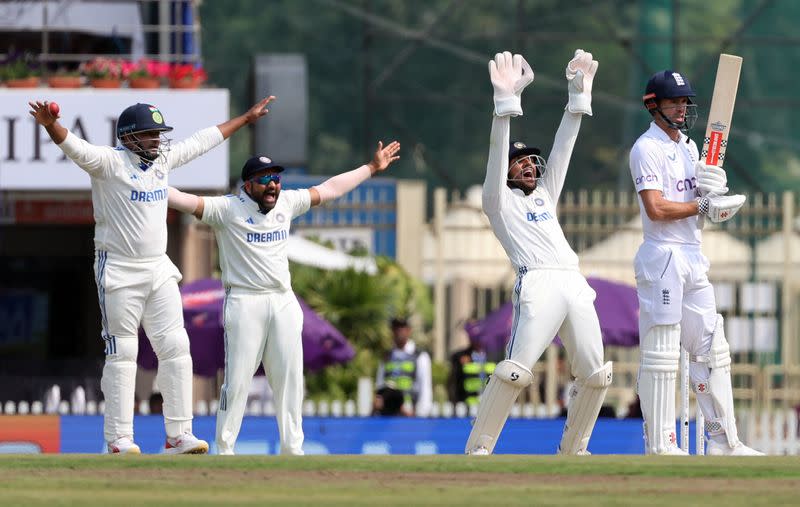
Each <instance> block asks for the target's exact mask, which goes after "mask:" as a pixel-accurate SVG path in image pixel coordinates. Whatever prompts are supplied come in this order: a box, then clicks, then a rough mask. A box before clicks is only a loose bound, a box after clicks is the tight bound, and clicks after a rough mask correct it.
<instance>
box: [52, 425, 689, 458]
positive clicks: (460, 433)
mask: <svg viewBox="0 0 800 507" xmlns="http://www.w3.org/2000/svg"><path fill="white" fill-rule="evenodd" d="M215 422H216V419H215V417H213V416H207V417H195V418H194V424H193V426H194V433H195V435H197V436H198V437H199V438H202V439H205V440H208V442H209V443H210V444H211V452H212V453H214V452H215V451H216V449H215V446H214V444H213V440H214V430H215ZM563 427H564V419H509V421H508V423H506V426H505V428H504V429H503V433H502V435H501V437H500V441H499V442H498V444H497V447H496V448H495V453H497V454H554V453H555V452H556V449H557V448H558V443H559V440H560V439H561V432H562V429H563ZM134 430H135V432H136V436H135V440H136V442H137V443H138V444H139V446H140V447H141V448H142V452H144V453H148V454H151V453H152V454H155V453H159V452H161V449H162V448H163V446H164V437H165V435H164V422H163V419H162V418H161V417H159V416H136V418H135V420H134ZM303 430H304V432H305V444H304V446H303V449H304V450H305V452H306V453H307V454H462V453H463V452H464V443H465V442H466V441H467V436H468V435H469V430H470V423H469V420H468V419H458V418H454V419H422V418H419V419H416V418H402V417H382V418H377V417H365V418H361V417H337V418H329V417H306V418H304V419H303ZM692 432H694V429H693V428H692ZM692 444H694V442H692ZM589 450H590V451H591V452H592V453H594V454H642V452H643V450H644V443H643V440H642V421H641V420H640V419H599V420H598V422H597V426H596V427H595V429H594V434H593V436H592V440H591V443H590V445H589ZM279 451H280V449H279V438H278V426H277V423H276V422H275V418H274V417H245V418H244V422H243V423H242V430H241V432H240V433H239V439H238V441H237V443H236V453H237V454H278V453H279ZM61 452H64V453H100V452H104V444H103V419H102V417H101V416H62V417H61ZM692 452H694V451H693V450H692Z"/></svg>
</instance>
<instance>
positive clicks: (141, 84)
mask: <svg viewBox="0 0 800 507" xmlns="http://www.w3.org/2000/svg"><path fill="white" fill-rule="evenodd" d="M123 73H124V74H126V75H127V76H128V86H130V87H131V88H159V87H160V86H161V79H162V78H164V77H167V75H168V74H169V64H168V63H165V62H157V61H155V60H150V59H147V58H142V59H141V60H139V61H137V62H123Z"/></svg>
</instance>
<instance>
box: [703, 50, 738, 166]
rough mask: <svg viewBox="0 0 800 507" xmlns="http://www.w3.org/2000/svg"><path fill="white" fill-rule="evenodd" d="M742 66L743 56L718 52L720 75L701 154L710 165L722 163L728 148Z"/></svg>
mask: <svg viewBox="0 0 800 507" xmlns="http://www.w3.org/2000/svg"><path fill="white" fill-rule="evenodd" d="M741 70H742V57H741V56H735V55H726V54H724V53H723V54H721V55H719V66H718V67H717V79H716V81H715V82H714V95H713V96H712V97H711V110H710V111H709V112H708V124H707V125H706V135H705V138H704V139H703V151H702V152H701V154H700V158H701V159H702V160H703V161H704V162H705V163H706V164H708V165H716V166H720V167H721V166H722V164H723V163H724V162H725V151H727V149H728V135H729V134H730V131H731V118H733V106H734V104H735V103H736V92H737V90H738V89H739V73H740V72H741Z"/></svg>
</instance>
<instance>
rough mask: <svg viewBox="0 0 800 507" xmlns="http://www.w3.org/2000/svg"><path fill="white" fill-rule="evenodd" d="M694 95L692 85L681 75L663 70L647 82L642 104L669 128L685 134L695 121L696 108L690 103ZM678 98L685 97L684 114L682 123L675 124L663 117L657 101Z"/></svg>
mask: <svg viewBox="0 0 800 507" xmlns="http://www.w3.org/2000/svg"><path fill="white" fill-rule="evenodd" d="M695 95H696V93H695V92H694V89H693V88H692V85H691V84H689V80H688V79H686V78H685V77H683V74H680V73H679V72H675V71H674V70H663V71H661V72H656V73H655V74H653V76H652V77H651V78H650V80H649V81H647V86H646V87H645V89H644V95H643V96H642V102H644V107H646V108H647V110H648V111H649V112H650V114H651V115H653V116H655V115H656V114H659V115H660V116H661V118H662V119H663V120H664V121H665V122H666V123H667V125H669V126H670V127H671V128H673V129H677V130H680V131H681V132H683V133H687V132H688V131H689V129H691V128H692V126H694V122H695V121H696V120H697V106H696V105H695V103H694V102H693V101H692V97H694V96H695ZM680 97H686V114H685V118H684V120H683V121H681V122H675V121H673V120H671V119H670V118H669V117H667V116H666V115H664V112H663V111H662V110H661V108H660V107H659V105H658V101H659V100H660V99H677V98H680Z"/></svg>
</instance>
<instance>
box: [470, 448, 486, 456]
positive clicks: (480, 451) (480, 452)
mask: <svg viewBox="0 0 800 507" xmlns="http://www.w3.org/2000/svg"><path fill="white" fill-rule="evenodd" d="M467 454H469V455H470V456H488V455H489V449H487V448H486V447H484V446H479V447H475V448H474V449H470V450H469V451H467Z"/></svg>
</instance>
